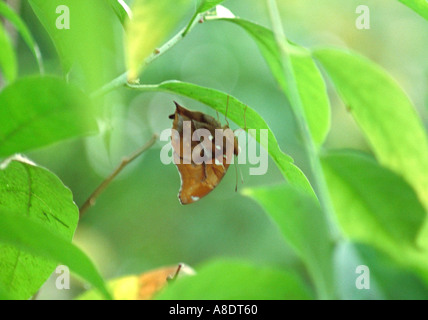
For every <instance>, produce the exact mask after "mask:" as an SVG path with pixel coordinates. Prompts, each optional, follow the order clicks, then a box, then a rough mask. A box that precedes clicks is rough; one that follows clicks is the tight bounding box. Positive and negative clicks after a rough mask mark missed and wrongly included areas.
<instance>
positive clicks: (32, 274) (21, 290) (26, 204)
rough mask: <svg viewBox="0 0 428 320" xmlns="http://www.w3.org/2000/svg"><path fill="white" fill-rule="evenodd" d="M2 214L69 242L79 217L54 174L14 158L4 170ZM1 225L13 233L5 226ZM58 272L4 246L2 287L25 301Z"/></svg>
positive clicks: (0, 195) (0, 180)
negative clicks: (16, 216) (24, 220)
mask: <svg viewBox="0 0 428 320" xmlns="http://www.w3.org/2000/svg"><path fill="white" fill-rule="evenodd" d="M0 210H1V211H2V212H13V213H17V214H19V215H20V216H21V217H26V218H28V219H32V220H33V221H36V222H38V223H41V224H43V225H44V226H45V228H47V229H48V230H49V232H51V233H53V234H55V235H56V236H57V237H61V238H62V239H64V241H68V242H71V239H72V238H73V234H74V231H75V230H76V227H77V222H78V217H79V211H78V209H77V207H76V205H75V204H74V202H73V197H72V194H71V192H70V190H69V189H67V188H66V187H65V186H64V185H63V184H62V182H61V181H60V180H59V179H58V178H57V177H56V176H55V175H54V174H52V173H51V172H49V171H47V170H46V169H43V168H41V167H37V166H35V165H34V164H32V163H31V162H29V161H28V160H26V159H24V158H22V157H15V158H10V159H8V160H6V161H5V162H4V163H3V164H1V166H0ZM16 224H18V222H16ZM0 225H1V226H2V228H1V230H2V231H3V232H4V233H9V230H7V228H6V227H5V226H6V225H5V224H3V223H0ZM18 227H19V224H18ZM32 241H36V239H32ZM54 268H55V264H53V263H51V262H48V261H46V260H45V259H40V258H36V257H34V256H32V255H29V254H27V253H24V252H22V251H21V250H20V249H18V248H15V247H11V246H8V245H0V269H1V270H2V272H1V273H0V286H2V287H4V288H7V290H8V291H9V292H10V293H13V294H14V295H16V296H17V297H19V298H21V299H28V298H29V297H30V296H31V295H33V294H34V293H35V292H36V291H37V290H38V289H39V288H40V286H41V285H42V284H43V283H44V282H45V281H46V280H47V278H48V277H49V276H50V274H51V273H52V271H53V269H54Z"/></svg>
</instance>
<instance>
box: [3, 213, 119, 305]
mask: <svg viewBox="0 0 428 320" xmlns="http://www.w3.org/2000/svg"><path fill="white" fill-rule="evenodd" d="M0 223H1V225H2V226H4V228H2V229H1V230H0V240H1V242H3V243H8V244H10V245H13V248H14V250H17V249H16V248H19V249H20V250H22V251H23V253H22V254H21V255H20V256H18V258H19V259H18V260H17V261H18V263H20V264H21V267H20V269H21V270H15V272H17V271H20V273H15V275H14V276H13V278H12V279H16V282H18V281H21V280H22V276H23V275H25V276H26V277H27V279H26V281H25V282H24V283H21V286H19V287H13V288H12V287H9V288H8V289H9V290H10V291H15V292H16V293H17V296H18V294H19V296H18V297H19V298H20V299H28V298H29V297H30V295H28V291H29V289H30V288H31V287H32V288H33V291H34V290H37V289H38V288H39V287H40V286H41V284H42V283H43V282H42V283H40V282H39V281H40V279H39V278H40V276H41V275H42V274H45V275H47V276H49V275H50V273H51V272H52V271H53V269H54V267H55V263H61V264H65V265H67V266H68V267H69V268H70V269H71V270H73V271H74V272H75V273H76V274H77V275H78V276H80V277H82V278H83V279H85V280H86V281H88V282H89V283H90V284H92V285H93V286H94V287H96V288H98V289H99V290H100V292H101V293H102V294H103V295H104V296H105V297H106V298H107V299H111V296H110V294H109V293H108V291H107V289H106V287H105V285H104V281H103V279H102V278H101V276H100V275H99V273H98V271H97V270H96V268H95V267H94V265H93V264H92V262H91V260H90V259H89V258H88V257H87V256H86V255H85V254H84V253H83V252H82V251H81V250H80V249H78V248H77V247H75V246H73V245H72V244H71V243H70V241H67V240H66V239H64V237H61V236H59V235H58V234H57V233H55V232H52V230H50V229H49V228H47V227H46V226H45V225H42V223H40V222H36V221H35V220H34V219H31V218H28V217H26V216H21V215H19V216H18V215H15V214H10V213H6V212H0ZM2 247H3V248H2V249H3V250H4V246H2ZM11 248H12V247H11ZM3 250H2V251H3ZM27 252H28V254H27ZM30 254H31V255H30ZM33 255H35V256H33ZM21 257H22V258H21ZM40 257H43V258H40ZM4 258H9V256H7V255H5V256H4ZM20 259H22V260H20ZM19 261H21V262H19ZM2 263H3V257H2ZM36 263H39V264H37V265H38V266H40V267H43V270H42V268H40V269H38V268H37V267H36V266H37V265H36ZM42 263H43V265H42ZM2 270H4V269H3V268H2ZM47 271H49V272H47ZM46 278H47V277H46ZM7 279H8V280H10V277H8V278H7ZM45 280H46V279H45ZM30 292H31V291H30ZM34 293H35V292H32V294H34Z"/></svg>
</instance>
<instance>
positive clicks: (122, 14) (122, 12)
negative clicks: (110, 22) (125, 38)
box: [109, 0, 130, 27]
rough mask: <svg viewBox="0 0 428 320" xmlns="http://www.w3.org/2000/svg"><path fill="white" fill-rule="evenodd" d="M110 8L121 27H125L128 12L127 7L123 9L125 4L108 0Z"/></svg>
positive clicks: (116, 0) (115, 0)
mask: <svg viewBox="0 0 428 320" xmlns="http://www.w3.org/2000/svg"><path fill="white" fill-rule="evenodd" d="M109 3H110V6H111V7H112V8H113V10H114V13H115V14H116V16H117V18H118V19H119V21H120V23H121V24H122V26H123V27H125V25H126V21H127V20H128V19H129V15H128V10H130V9H129V8H128V7H125V6H126V4H125V2H123V1H122V2H119V1H118V0H109Z"/></svg>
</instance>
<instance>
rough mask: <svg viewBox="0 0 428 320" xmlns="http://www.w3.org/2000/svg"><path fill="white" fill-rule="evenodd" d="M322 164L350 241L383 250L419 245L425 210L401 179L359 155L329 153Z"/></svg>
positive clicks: (371, 160)
mask: <svg viewBox="0 0 428 320" xmlns="http://www.w3.org/2000/svg"><path fill="white" fill-rule="evenodd" d="M322 164H323V168H324V171H325V175H326V179H327V182H328V185H329V190H330V195H331V198H332V200H333V203H334V207H335V209H336V210H335V211H336V214H337V218H338V220H339V223H340V225H341V226H342V228H343V230H344V231H345V233H346V234H347V235H348V236H349V237H350V238H351V239H354V240H357V241H360V242H362V243H368V244H372V245H374V246H377V247H378V248H381V249H382V248H385V247H390V248H394V247H396V246H397V247H403V246H409V247H415V246H416V244H415V241H416V237H417V235H418V232H419V230H420V228H421V226H422V224H423V222H424V218H425V210H424V208H423V206H422V205H421V204H420V203H419V201H418V198H417V195H416V193H415V192H414V191H413V189H412V188H411V187H410V186H409V185H408V184H407V183H406V182H405V181H404V180H403V179H402V178H401V177H399V176H398V175H396V174H394V173H393V172H392V171H390V170H388V169H386V168H383V167H381V166H379V165H378V164H377V163H376V161H374V160H373V159H371V158H370V157H369V156H365V155H363V154H359V153H356V152H355V153H351V152H338V153H331V154H328V155H326V156H324V157H323V159H322Z"/></svg>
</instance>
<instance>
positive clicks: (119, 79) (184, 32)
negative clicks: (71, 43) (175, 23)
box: [91, 14, 205, 98]
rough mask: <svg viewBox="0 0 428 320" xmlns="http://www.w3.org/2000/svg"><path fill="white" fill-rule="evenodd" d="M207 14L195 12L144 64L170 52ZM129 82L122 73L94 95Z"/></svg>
mask: <svg viewBox="0 0 428 320" xmlns="http://www.w3.org/2000/svg"><path fill="white" fill-rule="evenodd" d="M204 15H205V14H195V15H193V17H192V19H191V20H190V22H189V24H188V25H187V26H186V27H185V28H183V29H181V30H180V31H179V32H178V33H177V34H176V35H175V36H173V37H172V38H171V39H169V40H168V41H167V42H166V43H165V44H164V45H162V46H161V47H160V48H158V49H156V50H155V51H154V52H153V53H152V54H151V55H150V56H148V57H147V59H146V60H145V61H144V66H148V65H149V64H151V63H152V62H153V61H155V60H156V59H157V58H159V57H160V56H162V55H164V54H165V53H166V52H168V51H169V50H170V49H171V48H173V47H174V46H175V45H176V44H177V43H179V42H180V41H181V40H182V39H183V38H184V37H185V36H186V35H187V34H188V33H189V32H190V31H191V30H192V29H193V28H194V27H195V26H196V25H197V22H198V21H199V20H200V19H201V18H203V17H204ZM127 83H128V72H125V73H122V74H121V75H120V76H118V77H117V78H115V79H113V80H112V81H110V82H109V83H107V84H106V85H105V86H103V87H101V88H100V89H98V90H97V91H95V92H93V93H92V95H91V96H92V97H93V98H95V97H99V96H102V95H105V94H107V93H109V92H110V91H113V90H115V89H117V88H120V87H122V86H123V85H126V84H127Z"/></svg>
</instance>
